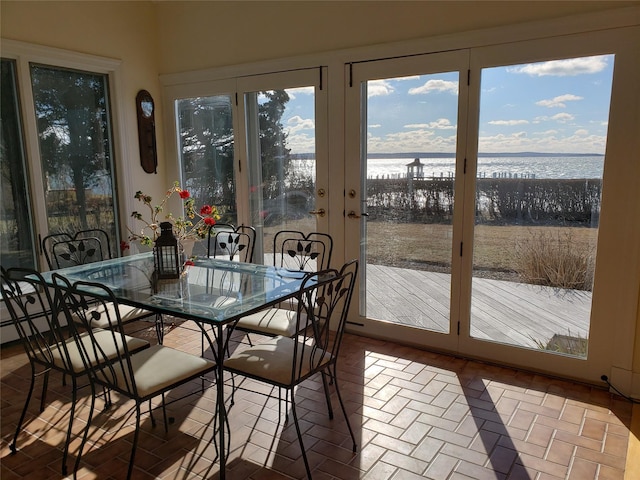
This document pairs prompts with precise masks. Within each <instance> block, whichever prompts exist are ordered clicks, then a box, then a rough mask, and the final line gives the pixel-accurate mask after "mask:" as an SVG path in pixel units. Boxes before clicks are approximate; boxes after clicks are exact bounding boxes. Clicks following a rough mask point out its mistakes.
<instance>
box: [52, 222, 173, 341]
mask: <svg viewBox="0 0 640 480" xmlns="http://www.w3.org/2000/svg"><path fill="white" fill-rule="evenodd" d="M87 232H88V231H81V232H78V234H77V235H76V236H78V235H79V236H78V238H74V239H62V240H57V241H55V240H54V241H52V242H51V244H50V254H51V263H52V265H50V266H53V268H54V269H55V270H57V269H60V268H65V267H72V266H76V265H85V264H87V263H92V262H99V261H102V260H105V259H108V258H110V256H109V254H108V250H106V249H105V248H104V246H103V241H102V240H100V238H98V237H89V236H84V235H86V234H87ZM105 235H106V234H105ZM105 278H106V277H105ZM107 280H108V279H107ZM109 308H113V306H110V307H109ZM119 308H120V317H121V318H122V320H123V322H125V323H126V322H133V321H137V320H143V319H145V318H150V317H154V318H155V329H156V334H157V337H158V341H159V342H160V343H162V341H163V333H164V326H163V322H162V318H161V315H160V314H156V313H155V312H152V311H150V310H145V309H144V308H139V307H132V306H129V305H120V307H119ZM99 318H104V317H98V319H99ZM98 319H96V320H95V321H94V322H93V324H92V326H93V328H109V327H108V325H106V324H105V322H104V321H99V320H98Z"/></svg>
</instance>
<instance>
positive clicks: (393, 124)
mask: <svg viewBox="0 0 640 480" xmlns="http://www.w3.org/2000/svg"><path fill="white" fill-rule="evenodd" d="M458 84H459V73H458V72H440V73H433V74H422V75H412V76H408V77H390V78H385V79H378V80H370V81H368V82H367V84H366V88H365V89H363V92H362V95H363V103H364V102H366V114H367V117H366V121H367V129H366V143H365V140H364V139H363V144H365V145H366V153H367V155H366V158H364V159H363V160H364V162H363V163H364V165H363V167H364V168H363V170H364V171H365V173H366V179H365V180H363V182H364V185H365V186H366V190H365V191H366V192H367V213H368V217H366V219H365V221H364V222H363V230H362V239H363V244H364V245H366V251H365V255H366V256H365V259H366V261H365V262H364V264H365V267H366V275H365V280H366V302H365V303H364V304H361V306H360V313H361V314H362V315H366V316H367V317H369V318H375V319H381V320H387V321H390V322H393V323H398V324H404V325H411V326H412V327H416V328H421V329H425V330H431V331H434V332H440V333H449V325H450V321H449V315H450V312H449V311H450V304H451V298H450V292H451V255H452V254H451V238H452V235H453V207H454V205H453V198H454V189H453V187H454V176H455V170H456V153H455V151H456V139H457V124H458V120H457V119H458ZM416 152H422V153H416ZM390 278H393V279H394V280H395V279H398V281H397V282H396V281H394V282H389V279H390ZM394 285H395V286H394Z"/></svg>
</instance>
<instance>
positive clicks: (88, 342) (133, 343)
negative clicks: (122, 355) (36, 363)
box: [51, 329, 149, 373]
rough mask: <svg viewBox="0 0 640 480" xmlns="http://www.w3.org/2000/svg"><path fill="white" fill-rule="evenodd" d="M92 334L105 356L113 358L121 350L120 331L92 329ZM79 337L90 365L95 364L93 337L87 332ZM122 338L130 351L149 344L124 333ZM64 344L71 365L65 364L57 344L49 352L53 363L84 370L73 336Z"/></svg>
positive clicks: (61, 366) (140, 348) (135, 350)
mask: <svg viewBox="0 0 640 480" xmlns="http://www.w3.org/2000/svg"><path fill="white" fill-rule="evenodd" d="M94 336H95V341H96V343H98V344H99V345H100V348H101V349H102V351H103V352H104V356H106V357H107V358H109V359H114V358H116V356H117V354H118V350H119V351H122V335H121V334H120V333H116V332H113V331H111V330H101V329H96V330H94ZM79 339H80V341H81V342H82V345H83V346H84V348H85V352H86V354H87V355H89V361H90V362H91V364H92V365H95V364H96V362H97V360H96V355H95V351H94V349H93V346H92V345H93V339H92V338H91V336H90V335H89V334H88V333H83V334H81V335H80V336H79ZM124 340H125V342H126V343H127V348H128V349H129V351H130V352H137V351H138V350H142V349H143V348H146V347H148V346H149V342H147V341H146V340H143V339H141V338H135V337H130V336H128V335H125V336H124ZM65 345H66V346H67V351H68V352H69V360H70V361H71V365H66V360H65V356H64V353H63V351H62V350H61V347H59V346H56V347H54V348H52V349H51V353H52V355H53V364H54V365H56V366H58V367H60V368H67V369H69V370H73V371H74V372H76V373H79V372H82V371H83V370H85V365H84V362H83V361H82V357H81V354H80V351H79V348H78V344H77V343H76V341H75V340H74V339H73V338H69V339H67V340H66V341H65ZM116 345H118V349H116ZM104 356H103V355H102V354H100V357H99V359H100V361H102V360H103V358H104Z"/></svg>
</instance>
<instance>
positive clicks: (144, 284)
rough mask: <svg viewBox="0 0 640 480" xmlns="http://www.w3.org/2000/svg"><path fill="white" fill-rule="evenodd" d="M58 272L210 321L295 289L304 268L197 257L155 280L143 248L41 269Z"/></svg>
mask: <svg viewBox="0 0 640 480" xmlns="http://www.w3.org/2000/svg"><path fill="white" fill-rule="evenodd" d="M53 273H58V274H60V275H62V276H64V277H65V278H67V279H68V280H69V281H70V282H72V283H73V282H76V281H79V280H81V281H88V282H95V283H100V284H102V285H105V286H107V287H108V288H109V289H111V290H112V291H113V293H114V295H115V297H116V298H117V299H118V301H120V302H121V303H123V304H128V305H134V306H138V307H142V308H146V309H149V310H153V311H156V312H159V313H166V314H170V315H176V316H179V317H183V318H188V319H192V320H198V321H202V322H204V323H211V324H224V323H229V322H232V321H234V320H236V319H238V318H239V317H242V316H244V315H247V314H249V313H253V312H255V311H257V310H260V309H261V308H264V307H267V306H270V305H274V304H276V303H278V302H280V301H281V300H284V299H286V298H289V297H291V296H293V295H295V294H296V292H297V291H298V290H299V289H300V287H301V285H302V282H303V280H304V278H305V276H306V275H307V273H306V272H301V271H292V270H287V269H283V268H278V267H273V266H266V265H258V264H253V263H241V262H232V261H229V260H221V259H214V258H199V259H196V260H194V265H192V266H187V267H185V270H184V272H183V273H182V275H181V276H180V278H178V279H175V280H157V279H155V278H154V275H153V255H152V254H151V253H141V254H137V255H131V256H127V257H122V258H114V259H111V260H105V261H102V262H96V263H90V264H86V265H78V266H74V267H68V268H63V269H59V270H55V271H52V272H45V273H43V276H44V278H45V280H46V281H47V282H51V281H52V275H53Z"/></svg>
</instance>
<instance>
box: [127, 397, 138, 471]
mask: <svg viewBox="0 0 640 480" xmlns="http://www.w3.org/2000/svg"><path fill="white" fill-rule="evenodd" d="M139 436H140V404H139V403H138V402H136V431H135V432H134V434H133V445H132V446H131V457H129V469H128V470H127V480H129V479H130V478H131V474H132V473H133V462H134V460H135V458H136V448H138V437H139Z"/></svg>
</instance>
